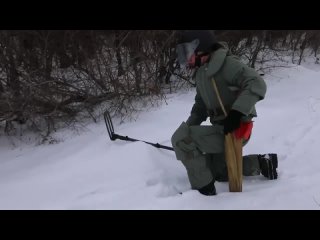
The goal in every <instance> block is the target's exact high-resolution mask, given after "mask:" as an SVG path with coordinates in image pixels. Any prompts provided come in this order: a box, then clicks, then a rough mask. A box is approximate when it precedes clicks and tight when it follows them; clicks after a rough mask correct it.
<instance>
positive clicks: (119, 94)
mask: <svg viewBox="0 0 320 240" xmlns="http://www.w3.org/2000/svg"><path fill="white" fill-rule="evenodd" d="M175 32H176V31H174V30H99V31H98V30H19V31H18V30H1V31H0V49H1V51H0V131H1V132H2V133H5V134H15V129H16V127H17V125H19V124H20V125H23V126H26V129H31V130H33V131H38V132H41V133H45V135H48V134H50V133H51V132H52V131H54V130H55V129H56V128H57V127H58V126H59V124H61V123H63V124H72V123H74V122H77V121H80V119H79V116H90V117H92V118H93V119H94V120H96V118H98V117H99V114H97V113H96V111H95V108H96V107H97V106H99V105H101V104H105V105H104V106H105V107H106V108H108V109H109V110H110V111H112V112H114V113H120V114H122V115H128V114H130V113H131V112H132V111H134V105H133V104H132V102H134V101H137V100H139V99H140V100H142V99H144V98H146V97H148V96H153V98H152V99H153V101H156V100H157V99H162V98H163V96H164V95H165V90H166V89H170V90H172V89H173V88H176V87H179V86H181V85H182V84H181V83H185V82H186V81H185V80H187V81H188V75H186V74H187V73H184V72H182V71H181V70H180V69H179V66H178V64H176V58H175V43H176V35H175ZM215 33H216V35H217V38H218V40H220V41H225V42H226V43H227V44H228V46H229V48H230V49H231V51H232V52H233V53H234V54H237V55H239V56H242V57H245V59H246V60H247V64H248V65H249V66H251V67H253V68H254V67H255V66H256V64H257V62H258V61H260V60H261V56H260V55H261V53H262V52H264V51H266V50H268V51H273V52H274V53H278V52H283V51H287V52H288V53H290V54H291V57H292V61H293V62H296V63H298V64H300V63H301V60H302V59H303V56H304V53H305V50H306V49H311V50H312V51H313V54H314V56H315V57H316V56H317V52H318V50H319V45H320V41H319V40H320V31H316V30H309V31H304V30H259V31H258V30H217V31H215ZM177 83H180V84H177Z"/></svg>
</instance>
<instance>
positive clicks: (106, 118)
mask: <svg viewBox="0 0 320 240" xmlns="http://www.w3.org/2000/svg"><path fill="white" fill-rule="evenodd" d="M104 121H105V123H106V127H107V131H108V134H109V137H110V140H111V141H115V140H116V139H120V140H124V141H130V142H144V143H146V144H149V145H151V146H153V147H156V148H163V149H166V150H171V151H174V150H173V148H172V147H168V146H164V145H161V144H159V143H151V142H146V141H143V140H138V139H134V138H130V137H128V136H121V135H118V134H116V133H114V128H113V124H112V121H111V117H110V114H109V112H108V110H107V111H105V112H104Z"/></svg>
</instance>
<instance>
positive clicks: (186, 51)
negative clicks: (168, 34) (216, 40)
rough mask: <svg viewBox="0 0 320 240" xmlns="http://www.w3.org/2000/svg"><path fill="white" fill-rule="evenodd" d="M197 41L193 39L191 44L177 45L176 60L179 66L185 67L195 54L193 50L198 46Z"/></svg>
mask: <svg viewBox="0 0 320 240" xmlns="http://www.w3.org/2000/svg"><path fill="white" fill-rule="evenodd" d="M199 43H200V42H199V39H195V40H193V41H191V42H187V43H181V44H178V45H177V48H176V51H177V58H178V62H179V64H180V66H184V67H186V66H187V64H188V61H189V59H190V58H191V56H192V55H193V54H194V53H195V50H196V49H197V47H198V46H199Z"/></svg>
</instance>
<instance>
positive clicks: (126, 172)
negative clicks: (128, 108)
mask: <svg viewBox="0 0 320 240" xmlns="http://www.w3.org/2000/svg"><path fill="white" fill-rule="evenodd" d="M319 70H320V66H319V64H314V63H313V62H312V61H310V62H309V63H308V65H307V62H305V63H304V65H303V66H291V67H290V68H278V69H275V70H274V71H273V72H272V73H271V74H269V75H266V76H264V78H265V80H266V83H267V86H268V91H267V95H266V98H265V100H263V101H261V102H259V103H258V104H257V106H256V107H257V112H258V118H256V119H255V123H254V129H253V135H252V138H251V140H250V142H249V143H248V145H246V147H245V148H244V154H253V153H273V152H275V153H277V154H278V157H279V168H278V173H279V179H277V180H273V181H270V180H267V179H266V178H264V177H263V176H254V177H244V181H243V192H241V193H230V192H229V190H228V183H219V182H216V188H217V192H218V195H216V196H210V197H208V196H203V195H201V194H200V193H198V192H197V191H194V190H191V189H190V184H189V181H188V178H187V174H186V171H185V168H184V167H183V165H182V163H181V162H179V161H178V160H176V159H175V155H174V152H172V151H168V150H164V149H157V148H154V147H152V146H150V145H147V144H145V143H142V142H125V141H121V140H117V141H110V139H109V138H108V134H107V131H106V127H105V125H104V122H103V121H100V122H99V123H98V124H89V125H87V126H86V128H85V129H83V131H82V132H80V133H78V134H76V133H75V132H72V131H71V130H61V131H59V132H58V133H57V134H56V136H55V137H57V138H58V139H61V141H60V142H58V143H56V144H46V145H35V144H33V143H28V142H27V141H20V140H19V138H18V137H15V138H13V137H9V138H6V137H3V136H2V137H0V152H1V154H0V209H315V210H319V209H320V188H319V186H318V185H319V184H320V164H319V161H318V159H319V150H318V147H319V146H320V140H318V134H319V133H320V124H318V122H319V120H320V71H319ZM194 95H195V89H192V90H189V91H184V92H183V91H181V92H179V93H176V94H172V95H169V96H168V97H167V103H168V104H165V103H164V104H163V105H162V106H160V107H159V108H153V109H150V110H146V111H145V112H143V113H141V114H140V115H139V117H138V118H137V119H136V121H133V122H126V123H122V124H120V119H117V118H114V119H113V124H114V128H115V132H116V133H117V134H120V135H124V136H129V137H132V138H137V139H141V140H145V141H149V142H155V143H157V142H158V143H160V144H163V145H167V146H170V138H171V135H172V133H173V132H174V131H175V129H176V128H177V127H178V126H179V125H180V123H181V122H182V121H185V120H186V119H187V117H188V115H189V112H190V110H191V107H192V104H193V101H194ZM206 124H208V122H207V123H206ZM13 142H14V145H13ZM178 192H183V194H182V195H181V194H179V193H178Z"/></svg>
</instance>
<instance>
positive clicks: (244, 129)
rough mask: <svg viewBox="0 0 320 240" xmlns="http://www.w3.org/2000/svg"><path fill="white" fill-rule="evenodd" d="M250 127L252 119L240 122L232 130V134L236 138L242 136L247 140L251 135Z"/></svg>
mask: <svg viewBox="0 0 320 240" xmlns="http://www.w3.org/2000/svg"><path fill="white" fill-rule="evenodd" d="M252 128H253V121H250V122H241V123H240V127H239V128H238V129H236V130H235V131H234V135H235V137H236V138H238V139H240V138H243V139H244V140H248V139H249V137H250V135H251V131H252Z"/></svg>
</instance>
